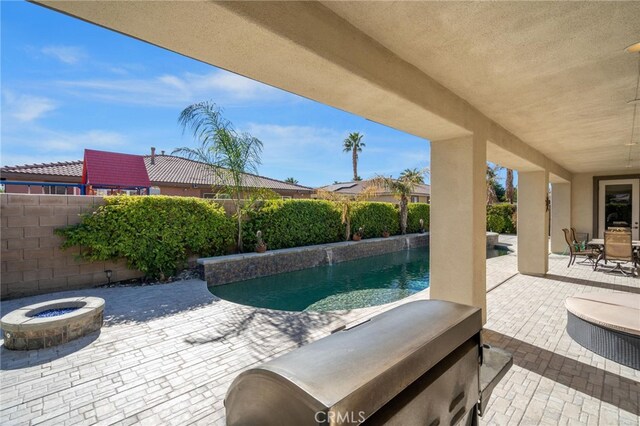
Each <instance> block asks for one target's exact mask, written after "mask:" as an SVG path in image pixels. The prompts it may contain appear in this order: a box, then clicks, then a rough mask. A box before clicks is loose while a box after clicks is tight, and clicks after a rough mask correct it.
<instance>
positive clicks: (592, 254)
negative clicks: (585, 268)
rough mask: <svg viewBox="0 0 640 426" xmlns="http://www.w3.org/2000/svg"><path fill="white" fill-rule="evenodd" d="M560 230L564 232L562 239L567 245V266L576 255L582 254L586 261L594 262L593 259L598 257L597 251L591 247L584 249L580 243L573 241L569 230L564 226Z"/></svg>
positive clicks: (572, 261) (572, 262) (571, 263)
mask: <svg viewBox="0 0 640 426" xmlns="http://www.w3.org/2000/svg"><path fill="white" fill-rule="evenodd" d="M562 232H564V239H565V241H566V242H567V245H568V246H569V264H568V265H567V268H568V267H569V266H571V265H573V264H574V263H575V262H576V257H578V256H584V257H585V260H584V261H586V262H590V263H595V259H596V258H597V257H598V253H597V252H596V251H595V250H593V249H591V248H590V249H584V250H583V249H581V248H580V244H579V243H578V242H577V241H575V239H574V238H573V236H572V235H571V231H569V230H568V229H567V228H564V229H563V230H562ZM580 263H583V262H580Z"/></svg>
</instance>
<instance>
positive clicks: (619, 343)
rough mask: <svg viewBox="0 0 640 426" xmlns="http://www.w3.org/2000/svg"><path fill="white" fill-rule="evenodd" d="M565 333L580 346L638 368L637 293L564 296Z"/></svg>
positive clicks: (639, 326) (639, 316) (639, 303)
mask: <svg viewBox="0 0 640 426" xmlns="http://www.w3.org/2000/svg"><path fill="white" fill-rule="evenodd" d="M565 306H566V308H567V333H569V336H571V337H572V338H573V340H575V341H576V342H578V343H579V344H580V345H582V346H584V347H585V348H587V349H589V350H590V351H593V352H595V353H597V354H598V355H601V356H603V357H605V358H608V359H610V360H612V361H615V362H617V363H620V364H623V365H626V366H628V367H631V368H634V369H636V370H640V294H636V293H587V294H581V295H579V296H573V297H568V298H567V300H566V302H565Z"/></svg>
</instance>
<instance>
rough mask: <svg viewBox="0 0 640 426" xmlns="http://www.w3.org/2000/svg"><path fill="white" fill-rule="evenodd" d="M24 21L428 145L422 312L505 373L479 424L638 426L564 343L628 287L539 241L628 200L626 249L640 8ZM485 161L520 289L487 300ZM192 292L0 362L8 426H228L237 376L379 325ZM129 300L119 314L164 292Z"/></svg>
mask: <svg viewBox="0 0 640 426" xmlns="http://www.w3.org/2000/svg"><path fill="white" fill-rule="evenodd" d="M36 3H38V4H42V5H44V6H46V7H49V8H52V9H55V10H58V11H60V12H63V13H67V14H69V15H72V16H75V17H78V18H80V19H84V20H87V21H89V22H92V23H95V24H97V25H101V26H103V27H105V28H109V29H112V30H114V31H118V32H121V33H123V34H126V35H129V36H132V37H136V38H138V39H140V40H144V41H146V42H149V43H151V44H155V45H158V46H160V47H162V48H165V49H168V50H171V51H175V52H177V53H179V54H182V55H185V56H188V57H192V58H195V59H197V60H200V61H203V62H206V63H210V64H212V65H216V66H219V67H221V68H224V69H228V70H230V71H233V72H236V73H238V74H241V75H244V76H247V77H249V78H252V79H255V80H258V81H261V82H264V83H267V84H270V85H273V86H275V87H278V88H281V89H284V90H287V91H290V92H292V93H296V94H299V95H301V96H304V97H307V98H310V99H313V100H316V101H319V102H322V103H325V104H328V105H331V106H334V107H336V108H339V109H342V110H345V111H348V112H351V113H354V114H358V115H360V116H363V117H366V118H368V119H370V120H373V121H376V122H380V123H382V124H385V125H388V126H391V127H394V128H397V129H400V130H403V131H406V132H408V133H411V134H414V135H418V136H421V137H424V138H426V139H429V140H430V141H431V185H432V187H431V190H432V193H431V204H432V208H431V220H430V223H431V229H432V233H431V243H430V246H431V251H430V256H431V262H430V264H431V271H430V274H431V288H430V294H429V295H428V296H430V297H431V298H437V299H445V300H451V301H454V302H460V303H464V304H469V305H474V306H477V307H480V308H482V309H483V316H484V319H485V334H486V339H487V340H488V341H489V342H491V343H495V344H496V346H500V347H503V348H506V349H508V350H510V351H511V352H513V354H514V367H513V368H512V370H511V371H510V372H509V373H508V375H507V377H506V378H505V379H504V380H503V381H502V382H501V383H500V385H499V388H498V389H497V390H496V392H495V394H494V397H493V399H492V401H491V403H490V405H489V407H488V410H487V417H485V418H483V421H484V422H487V423H491V424H514V423H518V422H520V423H522V424H537V423H543V424H547V423H548V424H554V425H555V424H560V423H562V424H571V423H576V424H578V423H579V424H584V423H587V424H611V423H621V424H637V422H638V416H639V414H640V411H639V404H640V384H639V383H640V373H639V372H638V371H636V370H632V369H630V368H626V367H623V366H620V365H619V364H615V363H613V362H611V361H608V360H606V359H604V358H602V357H599V356H597V355H595V354H593V353H592V352H589V351H587V350H586V349H584V348H582V347H581V346H579V345H578V344H577V343H575V342H574V341H573V340H572V339H571V338H570V337H569V336H568V335H567V334H566V333H565V326H566V312H565V309H564V300H565V298H566V297H568V296H571V295H575V294H580V293H585V292H627V293H630V294H637V293H638V292H640V280H636V279H633V278H629V277H621V276H617V275H607V274H604V273H603V272H601V271H593V270H592V269H591V268H589V267H588V266H582V265H577V266H574V267H572V268H567V267H566V258H565V257H561V256H558V255H550V254H549V251H550V250H549V229H550V230H551V237H550V242H551V251H552V252H562V251H564V248H565V243H564V237H563V235H562V231H561V230H562V229H563V228H569V227H575V228H576V229H577V230H578V231H579V232H587V233H589V234H590V235H591V236H592V237H594V236H600V235H601V234H602V232H603V231H604V229H605V228H606V226H607V223H608V214H606V213H607V210H606V208H607V207H606V199H607V194H609V193H610V191H614V190H615V188H613V187H614V186H616V185H625V186H627V185H628V186H629V188H630V189H628V192H629V196H630V202H629V206H631V207H630V209H629V212H630V216H629V218H628V220H627V222H628V225H629V228H632V232H633V233H634V239H638V222H639V219H638V210H639V209H638V205H639V201H640V193H639V192H638V191H639V190H638V188H639V187H640V162H639V156H640V144H639V143H638V142H640V141H638V140H637V137H635V139H634V134H635V135H636V136H638V135H640V133H638V132H637V131H636V130H635V129H633V126H634V125H636V126H637V124H638V123H640V121H638V120H635V119H634V117H636V115H637V109H638V108H637V101H634V98H637V97H638V86H637V84H638V83H637V82H638V75H639V72H640V70H639V65H640V56H639V55H640V54H639V53H638V52H637V51H635V52H634V51H633V50H634V49H633V48H631V49H629V50H630V51H625V48H626V47H627V46H630V45H633V44H634V43H638V42H640V40H638V33H637V29H638V28H640V4H639V3H634V2H619V3H580V4H576V3H538V2H536V3H533V2H531V3H530V2H516V3H513V2H508V3H472V4H468V3H440V2H412V3H410V2H398V3H386V2H381V3H375V4H373V3H365V2H270V3H262V2H164V3H157V2H154V3H151V2H64V1H63V2H57V1H37V2H36ZM603 34H606V37H603ZM634 132H635V133H634ZM487 161H491V162H494V163H498V164H500V165H503V166H506V167H509V168H512V169H515V170H517V171H518V177H519V179H518V214H519V217H518V224H519V225H518V237H517V246H518V256H517V271H518V274H517V275H515V276H513V277H511V278H509V279H508V280H506V281H504V282H503V283H502V284H500V285H499V286H497V287H494V288H492V289H491V291H490V292H488V293H487V288H488V287H491V286H490V285H488V282H487V276H491V275H493V276H497V275H498V274H491V266H490V265H491V261H489V262H487V261H486V255H485V223H486V221H485V215H486V210H485V208H486V206H485V203H486V187H485V171H486V162H487ZM608 186H611V188H608ZM549 187H551V193H550V194H549ZM452 259H455V261H453V260H452ZM514 261H516V259H514ZM454 265H455V266H457V267H452V266H454ZM190 285H191V286H193V288H192V293H193V295H194V296H193V297H195V298H196V299H194V303H193V304H190V303H188V302H185V303H177V304H176V305H175V306H173V305H165V306H164V307H163V308H162V309H157V308H154V309H150V308H148V307H147V308H145V307H144V305H141V307H139V308H137V309H133V310H132V311H130V312H127V311H124V312H120V313H119V314H118V315H120V321H118V320H117V316H116V318H115V319H114V320H113V325H111V326H110V327H107V328H106V329H105V331H103V333H102V334H101V335H100V336H99V337H98V339H97V340H96V341H95V342H93V343H92V344H91V345H88V343H89V342H84V343H78V344H79V345H80V344H84V345H86V346H85V347H82V348H81V349H80V350H77V349H79V348H71V349H70V350H72V349H73V350H77V351H75V352H73V353H69V354H68V355H67V356H65V357H62V358H60V357H59V354H53V353H44V352H43V353H40V352H39V353H37V354H35V355H33V356H32V357H30V358H29V359H28V360H25V359H19V358H14V357H12V356H11V355H7V354H6V352H5V353H4V354H3V357H2V363H3V370H5V371H4V372H3V383H2V386H3V387H5V386H6V391H3V412H2V418H3V419H4V420H8V421H9V422H12V423H22V422H23V421H24V420H32V421H34V422H50V423H58V420H62V419H64V420H65V421H67V422H68V423H75V422H78V421H84V422H87V423H93V422H95V421H104V422H105V423H122V424H125V423H127V424H128V423H133V422H138V421H140V422H143V423H145V422H146V423H149V424H157V423H159V422H165V423H202V424H211V423H213V422H221V421H222V419H223V415H224V411H223V406H222V398H223V396H224V393H225V391H226V388H227V387H228V385H229V383H230V381H231V380H232V379H233V377H235V375H237V373H238V372H240V371H242V370H243V369H245V368H247V367H248V366H251V365H254V364H256V363H260V362H262V361H264V360H266V359H269V358H271V357H273V356H276V355H278V354H280V353H283V352H285V351H288V350H291V349H293V348H295V347H297V346H299V345H302V344H304V343H306V342H309V341H311V340H314V339H317V338H319V337H321V336H324V335H327V334H328V333H329V332H330V331H331V330H333V329H335V328H336V327H338V326H340V325H342V324H344V323H353V322H357V321H358V320H361V319H362V318H363V317H364V316H366V315H372V314H374V313H376V312H379V310H378V309H372V310H369V311H367V312H364V311H359V312H349V313H341V314H331V315H316V314H290V313H282V312H274V311H257V310H252V309H248V308H245V307H241V306H238V305H232V304H227V303H225V302H221V301H218V300H213V299H211V296H210V295H209V296H208V297H209V298H208V299H202V300H201V299H197V297H198V296H197V295H202V296H203V297H204V296H207V295H205V294H204V292H206V289H205V288H204V287H203V286H202V284H200V283H198V282H193V283H191V284H190ZM165 288H167V289H169V288H170V287H169V286H167V287H165ZM135 291H139V292H141V293H140V294H139V295H137V297H132V295H131V294H128V293H127V290H126V289H123V290H122V293H119V292H115V291H114V292H112V294H113V297H116V298H121V299H120V300H121V301H125V300H127V301H128V302H129V303H131V301H132V300H135V301H137V303H144V301H145V300H149V301H150V302H152V301H154V298H156V297H157V295H156V294H155V293H154V292H155V291H162V289H161V290H157V289H156V290H153V289H144V288H142V289H136V290H135ZM96 292H97V290H96ZM421 294H422V295H423V296H426V294H425V293H421ZM110 297H111V296H110ZM117 300H118V299H116V300H114V302H117ZM155 301H157V299H155ZM3 305H4V303H3ZM107 305H109V301H107ZM111 305H116V306H117V305H118V303H111ZM211 305H215V306H216V309H215V310H214V309H212V306H211ZM125 306H127V305H126V304H125ZM3 308H4V306H3ZM138 316H140V317H141V318H138ZM221 324H222V325H223V326H221ZM5 392H6V393H5Z"/></svg>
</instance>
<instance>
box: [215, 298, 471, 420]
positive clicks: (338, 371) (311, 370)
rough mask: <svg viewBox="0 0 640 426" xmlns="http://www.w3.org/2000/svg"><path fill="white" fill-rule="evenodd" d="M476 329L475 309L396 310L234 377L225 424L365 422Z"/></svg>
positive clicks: (414, 306)
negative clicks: (343, 417)
mask: <svg viewBox="0 0 640 426" xmlns="http://www.w3.org/2000/svg"><path fill="white" fill-rule="evenodd" d="M481 328H482V317H481V311H480V309H478V308H475V307H471V306H466V305H460V304H457V303H452V302H446V301H440V300H423V301H416V302H410V303H407V304H404V305H401V306H399V307H397V308H395V309H392V310H390V311H387V312H385V313H383V314H380V315H378V316H376V317H374V318H372V319H371V320H369V321H367V322H365V323H363V324H361V325H358V326H356V327H354V328H351V329H348V330H345V331H341V332H338V333H335V334H332V335H331V336H328V337H326V338H323V339H320V340H318V341H316V342H313V343H310V344H309V345H306V346H303V347H301V348H299V349H297V350H294V351H292V352H290V353H288V354H286V355H284V356H281V357H279V358H277V359H274V360H272V361H269V362H267V363H265V364H263V365H261V366H259V367H257V368H253V369H250V370H247V371H245V372H244V373H242V374H240V375H239V376H238V377H237V378H236V379H235V380H234V382H233V383H232V384H231V387H230V388H229V391H228V393H227V398H226V401H225V404H226V407H227V423H228V424H249V423H251V422H253V421H257V422H258V423H261V424H269V423H268V422H267V421H266V419H265V417H264V416H265V413H271V414H273V413H275V412H280V413H281V415H282V416H289V415H291V416H292V418H293V419H296V420H299V419H302V418H304V419H311V420H313V418H314V413H316V412H319V411H325V412H326V411H329V410H332V411H336V412H340V413H347V412H353V413H358V412H365V413H366V416H367V417H368V416H370V415H371V414H373V413H374V412H375V411H376V410H378V409H379V408H380V407H382V406H383V405H384V404H386V403H387V402H388V401H390V400H391V399H392V398H394V397H395V396H396V395H397V394H398V393H400V392H401V391H402V390H403V389H405V388H406V387H407V386H408V385H410V384H411V383H412V382H414V381H415V380H416V379H417V378H418V377H420V376H421V375H423V374H424V373H425V372H427V371H428V370H429V369H430V368H431V367H433V366H435V365H436V364H437V363H438V362H439V361H441V360H442V359H444V358H445V357H446V356H447V355H448V354H449V353H451V352H453V350H454V349H456V348H457V347H458V346H460V345H461V344H463V343H464V342H465V341H467V340H468V339H470V338H471V337H473V336H474V335H476V334H477V333H479V332H480V330H481ZM274 410H275V411H274ZM285 412H286V413H285ZM356 420H357V419H356ZM283 421H284V419H283V417H279V418H278V423H281V424H284V423H286V421H285V422H284V423H282V422H283Z"/></svg>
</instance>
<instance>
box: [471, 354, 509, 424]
mask: <svg viewBox="0 0 640 426" xmlns="http://www.w3.org/2000/svg"><path fill="white" fill-rule="evenodd" d="M481 359H482V365H480V401H479V403H478V414H479V415H480V416H482V415H483V413H484V411H485V408H486V407H487V404H488V403H489V398H490V397H491V393H492V392H493V390H494V389H495V387H496V386H497V384H498V383H499V382H500V380H501V379H502V378H503V377H504V376H505V374H507V371H509V369H510V368H511V366H512V365H513V356H512V355H511V354H510V353H509V352H507V351H505V350H503V349H500V348H493V347H491V346H489V345H487V344H483V345H482V350H481Z"/></svg>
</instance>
